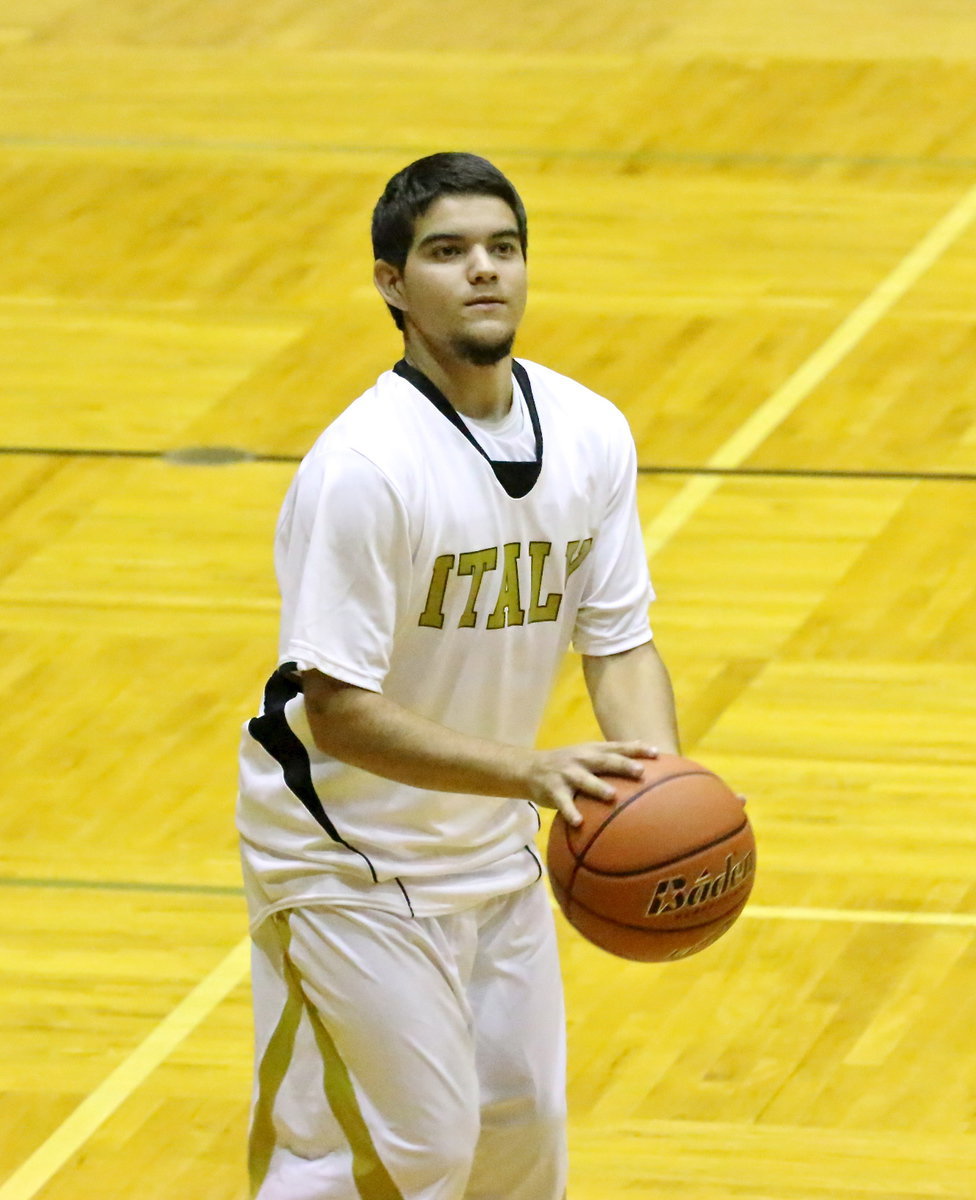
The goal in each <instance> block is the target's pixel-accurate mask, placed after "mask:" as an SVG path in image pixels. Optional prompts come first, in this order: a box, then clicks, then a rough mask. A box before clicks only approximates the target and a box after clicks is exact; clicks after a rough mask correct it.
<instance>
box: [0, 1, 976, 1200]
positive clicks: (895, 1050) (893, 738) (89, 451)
mask: <svg viewBox="0 0 976 1200" xmlns="http://www.w3.org/2000/svg"><path fill="white" fill-rule="evenodd" d="M439 149H471V150H474V151H476V152H479V153H483V154H486V155H488V156H489V157H491V158H493V159H494V160H495V161H496V162H497V163H498V164H499V165H500V166H501V167H502V168H503V169H504V170H505V171H506V172H508V173H509V174H510V175H511V176H512V178H513V179H514V181H515V183H516V185H517V186H518V187H519V189H520V191H521V192H522V194H523V196H524V198H525V201H526V204H527V208H528V211H529V220H530V274H531V289H530V308H529V312H528V316H527V318H526V322H525V326H524V329H523V332H522V335H521V337H520V342H519V353H520V354H522V355H523V356H524V357H527V358H530V359H535V360H538V361H541V362H544V363H546V364H548V365H550V366H552V367H554V368H556V369H557V370H560V371H563V372H565V373H567V374H569V375H572V376H574V377H576V378H578V379H580V380H581V381H582V382H584V383H586V384H588V385H589V386H591V387H593V388H595V389H596V390H598V391H600V392H602V393H604V394H606V395H608V396H609V397H611V399H613V400H614V401H615V402H616V403H617V404H618V405H619V406H620V407H621V408H622V409H623V410H624V411H625V412H626V414H627V416H628V418H629V419H630V422H631V426H632V428H633V430H634V434H635V437H636V440H637V445H638V453H639V459H640V466H641V475H640V485H639V503H640V507H641V516H642V521H643V526H644V531H645V540H646V545H647V550H648V555H649V558H650V561H651V568H652V573H653V575H654V580H655V585H656V588H657V592H658V601H657V603H656V605H655V606H654V609H653V612H652V618H653V624H654V628H655V635H656V638H657V640H658V642H659V644H660V646H661V649H662V652H663V654H664V656H665V658H666V660H667V661H668V663H669V665H670V667H671V670H672V674H673V676H674V680H675V685H676V690H677V695H678V701H679V709H680V715H681V723H682V729H683V736H684V745H685V750H686V752H687V753H688V754H689V755H691V756H692V757H695V758H697V759H699V760H701V761H703V762H705V763H707V764H708V765H709V766H711V767H712V768H713V769H715V770H717V771H718V772H719V773H721V774H722V775H723V776H725V777H726V778H728V779H729V780H730V781H732V782H733V783H734V784H735V786H736V788H737V789H739V790H741V791H742V792H744V793H745V794H747V795H748V797H749V809H750V813H751V815H752V820H753V824H754V826H755V829H756V834H757V839H758V843H759V864H760V865H759V874H758V878H757V885H756V889H755V892H754V894H753V899H752V901H751V903H750V905H749V907H748V908H747V909H746V911H745V913H744V915H743V917H742V918H741V920H740V921H739V922H738V924H737V925H736V927H735V928H734V929H733V930H732V931H731V932H730V933H729V934H728V935H727V936H726V937H725V938H724V939H723V940H722V941H721V942H719V943H718V944H717V945H715V946H714V947H712V948H711V949H709V950H708V951H706V952H705V953H703V954H701V955H700V956H697V957H695V958H692V959H689V960H687V961H684V962H680V963H674V964H668V965H664V966H646V965H637V964H633V963H627V962H623V961H622V960H615V959H612V958H610V957H608V956H606V955H604V954H602V953H600V952H599V951H597V950H595V949H594V948H593V947H591V946H589V945H588V944H587V943H584V942H583V941H582V940H581V939H580V938H579V937H578V936H577V935H576V934H575V933H573V931H572V930H570V929H569V928H568V927H567V926H566V925H565V924H564V923H563V924H561V925H560V937H561V942H562V950H563V963H564V973H565V979H566V988H567V1000H568V1008H569V1034H570V1046H569V1051H570V1077H569V1089H570V1090H569V1099H570V1116H571V1156H572V1179H571V1189H570V1200H638V1198H639V1200H665V1198H668V1200H671V1198H673V1197H675V1196H681V1197H682V1198H683V1200H934V1198H935V1197H938V1198H939V1200H974V1198H976V1010H974V999H973V998H974V996H976V819H974V818H976V804H974V791H976V739H974V734H973V730H974V727H976V548H974V547H976V538H974V536H973V533H974V530H976V369H974V364H976V291H974V282H973V281H974V279H976V8H974V7H973V6H972V5H971V4H969V3H967V2H966V0H941V2H940V3H932V2H931V0H928V2H924V0H897V2H895V0H844V2H841V0H793V2H792V3H790V4H782V3H774V2H773V0H735V2H733V0H603V2H601V3H600V4H599V5H593V4H590V5H583V4H579V3H576V2H575V0H552V2H551V3H548V4H541V3H528V4H526V3H524V2H522V3H515V2H514V0H498V2H497V3H496V4H494V5H492V6H491V7H490V9H486V8H485V7H484V6H479V5H476V4H474V3H472V2H471V0H458V2H457V3H446V2H441V3H433V4H431V3H426V4H420V3H418V2H417V0H383V2H381V0H351V2H350V3H346V4H338V3H336V2H335V0H322V2H320V3H314V2H313V0H265V3H263V4H261V5H253V4H246V3H244V0H179V2H177V0H5V2H4V5H3V8H2V11H0V735H2V745H3V753H2V755H0V1037H2V1053H0V1200H34V1198H35V1197H36V1198H37V1200H96V1198H97V1200H128V1198H130V1197H133V1198H136V1197H138V1200H188V1198H194V1200H196V1198H200V1200H204V1198H205V1200H243V1198H244V1196H245V1195H246V1180H245V1172H244V1140H245V1130H246V1121H247V1103H248V1098H249V1092H250V1070H251V1063H250V1054H251V1050H250V1016H249V1002H248V994H247V969H248V964H247V946H246V939H245V933H246V929H245V918H244V906H243V898H242V894H241V890H240V880H239V875H238V869H237V861H236V850H235V835H234V830H233V803H234V792H235V772H236V764H235V755H236V741H237V736H238V730H239V727H240V724H241V722H242V721H243V720H244V719H246V718H247V717H248V716H249V715H250V714H251V713H252V712H253V711H254V708H255V705H256V704H257V703H258V701H259V698H260V693H261V687H262V684H263V681H264V679H265V677H266V676H267V674H268V671H269V669H270V666H271V665H272V664H273V660H274V655H275V647H276V592H275V585H274V578H273V572H272V566H271V537H272V532H273V527H274V521H275V517H276V515H277V508H278V505H279V503H280V501H281V498H282V496H283V495H284V491H285V489H286V487H287V485H288V482H289V479H290V478H291V475H292V473H293V472H294V470H295V464H296V462H297V461H298V459H299V458H300V456H301V455H302V453H303V452H304V451H305V450H306V449H307V447H308V446H309V445H310V443H311V441H312V440H313V439H314V437H315V436H316V435H317V433H318V432H319V430H320V429H321V428H322V426H323V425H324V424H325V423H326V422H327V421H329V420H330V419H331V418H332V417H333V416H334V415H335V414H336V413H338V412H339V411H340V410H341V409H342V408H343V407H344V406H345V405H346V404H347V403H348V402H349V401H350V400H351V399H352V398H353V397H354V396H356V395H357V394H358V393H359V392H360V391H362V390H363V389H364V388H365V387H367V386H368V385H369V384H370V383H371V382H372V380H373V379H374V378H375V376H376V375H377V374H378V372H379V371H381V370H383V369H385V368H386V367H388V366H389V365H391V363H392V362H393V361H394V359H395V358H396V357H397V356H398V351H399V347H398V340H397V337H396V333H395V330H394V328H393V325H392V322H390V320H389V318H388V317H387V315H386V312H385V310H384V308H383V306H382V304H381V303H380V301H379V300H378V298H377V297H376V296H375V294H374V292H373V290H372V286H371V284H370V266H371V264H370V250H369V238H368V221H369V214H370V211H371V209H372V205H373V203H374V202H375V199H376V197H377V196H378V195H379V192H380V190H381V189H382V186H383V184H384V183H385V181H386V179H387V178H388V177H389V176H390V175H391V174H392V173H393V172H394V171H395V170H397V169H399V167H401V166H402V165H404V164H405V163H406V162H408V161H409V160H410V159H411V158H414V157H417V156H419V155H421V154H425V153H429V152H431V151H434V150H439ZM594 735H595V724H594V722H593V719H592V717H591V715H590V714H589V710H588V706H587V703H586V700H585V692H584V689H583V685H582V681H581V677H580V673H579V670H578V666H577V664H575V663H574V662H572V661H568V662H567V663H566V666H565V670H564V672H563V675H562V677H561V678H560V681H559V684H558V687H557V690H556V693H555V695H554V696H553V700H552V704H551V706H550V709H549V712H548V715H547V719H546V722H545V726H544V729H543V731H542V740H543V741H544V743H546V744H554V743H559V742H570V741H574V740H577V739H579V738H582V737H587V738H589V737H591V736H594ZM499 1200H502V1198H499Z"/></svg>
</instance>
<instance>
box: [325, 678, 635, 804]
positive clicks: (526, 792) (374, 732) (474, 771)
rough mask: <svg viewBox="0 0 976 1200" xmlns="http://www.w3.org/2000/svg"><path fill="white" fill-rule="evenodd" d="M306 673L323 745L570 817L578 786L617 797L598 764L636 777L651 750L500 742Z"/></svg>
mask: <svg viewBox="0 0 976 1200" xmlns="http://www.w3.org/2000/svg"><path fill="white" fill-rule="evenodd" d="M301 678H302V688H303V691H304V693H305V710H306V712H307V714H308V722H309V727H310V728H311V731H312V736H313V738H314V739H315V744H316V745H317V746H318V748H319V749H320V750H321V751H322V752H323V753H325V754H329V755H331V756H332V757H333V758H337V759H339V760H340V761H342V762H346V763H349V764H350V765H351V766H355V767H360V768H362V769H363V770H366V771H371V772H372V773H373V774H374V775H381V776H383V777H384V778H386V779H395V780H397V781H398V782H400V783H405V784H408V785H410V786H412V787H420V788H430V789H433V790H435V791H448V792H462V793H468V794H471V795H479V796H511V797H518V798H521V799H525V800H533V801H535V803H536V804H541V805H543V806H544V807H546V808H556V809H558V810H559V811H560V812H561V813H562V814H563V816H564V817H565V818H566V819H567V820H568V821H569V822H570V823H571V824H578V823H579V820H580V816H579V812H578V810H577V809H576V806H575V805H574V803H573V795H574V793H575V792H577V791H579V792H582V793H583V794H585V795H588V796H592V797H594V798H595V799H598V800H605V801H609V800H612V799H613V796H614V792H613V788H612V787H611V786H610V785H609V784H608V783H607V782H606V781H605V780H602V779H599V778H598V777H597V773H598V772H599V773H602V774H614V775H629V776H632V777H633V778H638V777H639V776H640V766H639V764H638V763H636V762H635V761H634V760H635V759H638V758H647V757H651V756H652V755H653V751H652V750H651V749H650V747H649V746H648V745H647V744H646V743H644V742H640V741H624V740H621V741H618V742H607V743H604V742H593V743H587V744H584V745H580V746H567V747H561V748H559V749H557V750H528V749H525V748H523V747H519V746H508V745H503V744H501V743H498V742H491V741H485V740H483V739H481V738H475V737H470V736H468V735H467V734H463V733H458V732H457V731H456V730H453V729H448V728H447V727H446V726H444V725H439V724H438V723H436V722H434V721H430V720H428V719H427V718H426V717H421V716H418V715H417V714H416V713H412V712H410V711H409V710H408V709H405V708H403V707H402V706H401V705H399V704H397V703H395V702H394V701H392V700H388V699H387V698H386V697H385V696H382V695H380V694H379V693H378V692H371V691H367V690H365V689H364V688H359V687H355V686H353V685H352V684H347V683H342V682H341V681H339V680H337V679H333V678H332V677H331V676H329V675H325V674H323V673H322V672H320V671H314V670H312V671H303V672H302V676H301Z"/></svg>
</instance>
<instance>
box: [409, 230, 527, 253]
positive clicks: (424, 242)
mask: <svg viewBox="0 0 976 1200" xmlns="http://www.w3.org/2000/svg"><path fill="white" fill-rule="evenodd" d="M518 237H519V231H518V230H517V229H514V228H513V229H499V230H497V231H496V232H495V233H490V234H489V235H488V241H490V242H493V241H496V240H497V239H498V238H518ZM467 240H468V238H467V235H466V234H463V233H436V232H435V233H428V234H427V236H426V237H422V238H421V239H420V241H419V242H418V243H417V245H416V247H415V248H416V249H417V250H421V249H423V247H424V246H429V245H430V244H431V243H432V242H466V241H467Z"/></svg>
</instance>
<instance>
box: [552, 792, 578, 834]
mask: <svg viewBox="0 0 976 1200" xmlns="http://www.w3.org/2000/svg"><path fill="white" fill-rule="evenodd" d="M556 808H557V809H558V811H559V813H560V815H561V816H562V817H563V820H565V821H566V822H567V823H568V824H569V825H572V826H573V828H574V829H578V828H579V827H580V825H582V824H583V814H582V813H581V812H580V810H579V809H578V808H577V807H576V805H575V804H574V803H573V797H572V796H557V797H556Z"/></svg>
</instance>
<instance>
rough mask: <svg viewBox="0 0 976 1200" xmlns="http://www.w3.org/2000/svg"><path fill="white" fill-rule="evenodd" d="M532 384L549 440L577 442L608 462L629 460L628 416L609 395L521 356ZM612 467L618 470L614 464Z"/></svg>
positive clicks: (583, 450) (631, 446)
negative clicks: (602, 456)
mask: <svg viewBox="0 0 976 1200" xmlns="http://www.w3.org/2000/svg"><path fill="white" fill-rule="evenodd" d="M518 361H519V363H520V364H521V365H522V366H523V367H524V368H525V372H526V374H527V375H528V377H529V383H530V384H531V385H532V395H533V396H534V397H535V401H536V406H537V408H538V410H539V416H540V419H541V421H542V423H543V428H544V431H545V436H546V441H547V443H548V444H550V445H551V444H552V442H553V439H554V438H558V439H559V440H560V441H561V442H563V443H564V444H566V443H571V442H572V443H575V444H576V445H577V447H578V448H579V451H580V452H581V453H585V454H586V455H587V456H588V457H591V456H592V455H593V454H594V452H595V453H596V455H597V457H599V456H600V454H599V449H598V448H600V447H602V448H603V451H604V452H605V454H606V456H607V462H609V463H613V464H616V463H618V462H626V461H627V460H628V459H629V458H630V457H631V456H632V455H633V454H634V437H633V433H632V432H631V428H630V425H629V423H628V421H627V418H626V417H625V416H624V414H623V413H622V412H621V411H620V409H619V408H618V407H617V406H616V405H615V404H614V403H613V402H612V401H611V400H608V399H607V398H606V396H601V395H600V394H599V392H594V391H593V390H592V389H591V388H588V387H586V386H585V385H584V384H582V383H579V382H578V381H577V380H575V379H570V378H569V376H568V375H561V374H560V373H559V372H558V371H553V370H552V369H551V368H549V367H543V366H541V365H540V364H539V363H534V362H529V361H527V360H525V359H519V360H518ZM612 469H617V467H616V466H614V467H613V468H612Z"/></svg>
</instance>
